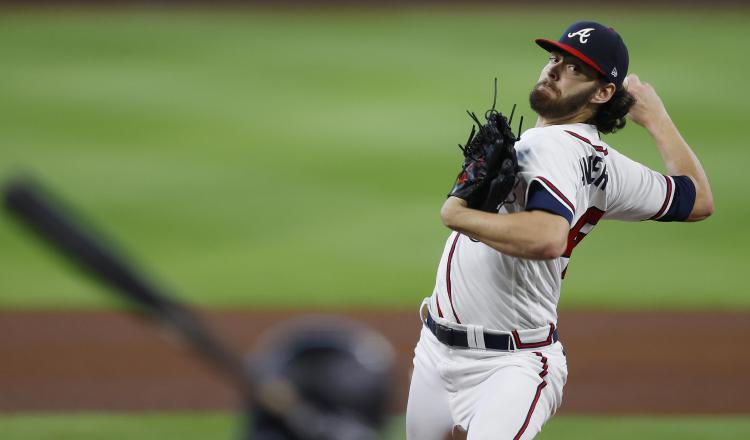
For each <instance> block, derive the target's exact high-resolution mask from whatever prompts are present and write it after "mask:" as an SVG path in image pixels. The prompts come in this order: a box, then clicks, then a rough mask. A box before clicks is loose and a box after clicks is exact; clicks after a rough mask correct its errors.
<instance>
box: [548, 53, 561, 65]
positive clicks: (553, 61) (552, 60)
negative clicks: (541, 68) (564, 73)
mask: <svg viewBox="0 0 750 440" xmlns="http://www.w3.org/2000/svg"><path fill="white" fill-rule="evenodd" d="M549 62H550V64H556V63H558V62H560V57H559V56H557V55H550V56H549Z"/></svg>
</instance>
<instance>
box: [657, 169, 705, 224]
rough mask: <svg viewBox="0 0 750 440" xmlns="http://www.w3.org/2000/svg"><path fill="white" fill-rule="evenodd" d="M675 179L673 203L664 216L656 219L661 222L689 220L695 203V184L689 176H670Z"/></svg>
mask: <svg viewBox="0 0 750 440" xmlns="http://www.w3.org/2000/svg"><path fill="white" fill-rule="evenodd" d="M670 177H671V178H672V180H673V181H674V195H673V196H672V204H671V205H670V206H669V209H667V210H666V212H665V213H664V215H663V216H661V217H659V218H657V219H656V221H659V222H682V221H685V220H687V218H688V217H689V216H690V213H691V212H692V211H693V206H694V205H695V185H694V184H693V181H692V180H690V178H689V177H687V176H670Z"/></svg>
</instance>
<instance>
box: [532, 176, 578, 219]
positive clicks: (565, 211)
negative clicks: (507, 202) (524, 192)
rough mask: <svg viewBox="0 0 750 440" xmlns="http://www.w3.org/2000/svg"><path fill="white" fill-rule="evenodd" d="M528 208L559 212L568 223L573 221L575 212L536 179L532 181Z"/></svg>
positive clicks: (552, 212)
mask: <svg viewBox="0 0 750 440" xmlns="http://www.w3.org/2000/svg"><path fill="white" fill-rule="evenodd" d="M526 210H527V211H533V210H541V211H546V212H549V213H551V214H557V215H559V216H560V217H563V218H565V220H567V221H568V223H573V213H572V212H570V209H569V208H568V207H567V206H565V205H563V204H562V203H560V201H559V200H558V199H557V198H556V197H555V196H553V195H552V194H551V193H550V192H549V191H548V190H547V188H545V187H544V185H542V184H541V183H539V182H538V181H536V180H535V181H533V182H531V186H530V187H529V196H528V199H527V201H526Z"/></svg>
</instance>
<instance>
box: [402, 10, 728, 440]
mask: <svg viewBox="0 0 750 440" xmlns="http://www.w3.org/2000/svg"><path fill="white" fill-rule="evenodd" d="M536 42H537V44H538V45H539V46H541V47H542V48H543V49H545V50H547V51H548V52H549V53H550V55H549V61H548V63H547V64H546V65H545V66H544V68H543V69H542V73H541V76H540V78H539V82H538V83H537V84H536V86H535V87H534V89H533V91H532V92H531V95H530V103H531V107H532V109H533V110H534V111H535V112H536V113H537V114H538V120H537V124H536V127H534V128H532V129H529V130H527V131H526V132H524V133H523V135H522V136H521V139H520V140H519V141H518V142H517V143H516V152H517V155H518V164H519V168H520V171H519V173H518V175H517V181H516V185H515V187H514V189H513V191H512V192H511V193H510V195H509V197H508V198H507V199H506V201H505V203H503V204H502V206H501V207H500V208H499V212H498V213H490V212H484V211H479V210H475V209H470V208H468V207H467V202H466V201H465V200H462V199H460V198H456V197H449V198H448V200H447V201H446V202H445V204H444V205H443V207H442V210H441V217H442V220H443V223H444V224H445V225H446V226H447V227H448V228H450V229H451V230H452V231H451V234H450V236H449V237H448V240H447V241H446V245H445V249H444V251H443V255H442V258H441V260H440V264H439V266H438V271H437V277H436V283H435V288H434V290H433V293H432V295H431V296H430V297H429V298H426V299H425V301H424V302H423V304H422V307H421V309H420V312H421V317H422V320H423V323H424V326H423V327H422V333H421V336H420V341H419V343H418V344H417V347H416V349H415V355H414V373H413V376H412V381H411V387H410V390H409V403H408V407H407V415H406V430H407V438H408V439H409V440H443V439H445V438H446V433H449V432H451V431H453V437H454V438H464V437H465V436H468V439H469V440H476V439H501V440H502V439H514V440H515V439H531V438H533V437H534V436H535V435H536V434H537V433H538V432H539V431H540V430H541V429H542V425H543V424H544V423H545V422H546V421H547V420H548V419H549V418H550V417H551V416H552V415H553V414H554V413H555V411H556V410H557V408H558V407H559V406H560V404H561V402H562V391H563V386H564V385H565V381H566V378H567V363H566V358H565V352H564V350H563V347H562V343H561V342H560V340H559V338H560V335H559V334H558V330H557V310H556V308H557V303H558V300H559V298H560V286H561V283H562V279H563V278H564V277H565V271H566V269H567V266H568V261H569V259H570V257H571V253H572V251H573V249H574V248H575V246H577V245H578V244H579V243H580V242H581V241H582V240H583V239H584V238H585V237H586V235H587V234H589V233H590V232H591V231H592V229H593V228H594V226H595V225H596V224H597V223H598V222H599V221H600V220H602V219H616V220H630V221H635V220H646V219H650V220H656V221H698V220H703V219H705V218H707V217H708V216H710V215H711V213H712V212H713V198H712V194H711V189H710V187H709V184H708V179H707V177H706V175H705V173H704V172H703V169H702V166H701V164H700V162H699V161H698V159H697V158H696V156H695V155H694V154H693V152H692V151H691V149H690V147H689V146H688V145H687V143H686V142H685V141H684V140H683V138H682V136H681V135H680V133H679V132H678V130H677V128H676V127H675V125H674V124H673V123H672V121H671V119H670V117H669V115H668V113H667V111H666V109H665V108H664V105H663V104H662V102H661V99H660V98H659V97H658V95H657V94H656V92H655V91H654V89H653V88H652V87H651V86H650V85H648V84H646V83H642V82H641V81H640V80H639V78H638V77H637V76H635V75H630V76H626V75H627V70H628V52H627V48H626V47H625V44H624V43H623V41H622V38H621V37H620V35H619V34H617V32H615V31H614V30H613V29H611V28H608V27H606V26H603V25H601V24H599V23H594V22H578V23H574V24H573V25H571V26H570V27H569V28H568V29H566V31H565V32H564V33H563V35H562V37H561V38H560V39H559V40H558V41H551V40H546V39H538V40H536ZM626 115H629V118H630V119H631V120H632V121H633V122H635V123H636V124H638V125H641V126H643V127H644V128H645V129H646V130H647V131H648V132H649V133H650V134H651V136H652V137H653V138H654V140H655V142H656V146H657V149H658V150H659V153H661V157H662V159H663V161H664V165H665V167H666V171H667V172H666V173H665V174H661V173H658V172H656V171H653V170H651V169H649V168H647V167H645V166H644V165H641V164H639V163H637V162H635V161H633V160H631V159H629V158H627V157H626V156H625V155H623V154H621V153H619V152H618V151H617V150H615V149H614V148H612V147H610V146H609V145H607V143H605V142H604V141H602V139H601V137H600V135H599V133H612V132H614V131H616V130H618V129H620V128H622V127H624V125H625V117H626Z"/></svg>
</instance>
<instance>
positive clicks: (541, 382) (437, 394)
mask: <svg viewBox="0 0 750 440" xmlns="http://www.w3.org/2000/svg"><path fill="white" fill-rule="evenodd" d="M567 377H568V367H567V363H566V359H565V354H564V353H563V347H562V344H561V343H560V342H556V343H554V344H552V345H549V346H546V347H542V348H534V349H526V350H518V351H514V352H503V351H493V350H482V349H470V348H466V349H464V348H451V347H449V346H447V345H444V344H443V343H441V342H440V341H438V340H437V338H436V337H435V336H434V335H433V334H432V333H431V332H430V331H429V330H428V329H427V328H426V327H424V326H423V327H422V333H421V336H420V339H419V343H418V344H417V347H416V349H415V350H414V373H413V375H412V379H411V386H410V388H409V402H408V404H407V409H406V438H407V439H408V440H445V439H446V438H450V437H446V433H449V432H450V431H451V430H452V429H453V427H454V426H456V425H457V426H459V427H460V428H461V429H463V430H465V431H468V437H467V440H490V439H491V440H511V439H512V440H521V439H523V440H527V439H532V438H534V436H536V434H538V433H539V431H541V429H542V425H544V423H545V422H546V421H547V420H548V419H549V418H550V417H552V415H553V414H554V413H555V411H556V410H557V409H558V408H559V407H560V404H561V402H562V391H563V386H564V385H565V381H566V380H567Z"/></svg>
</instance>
